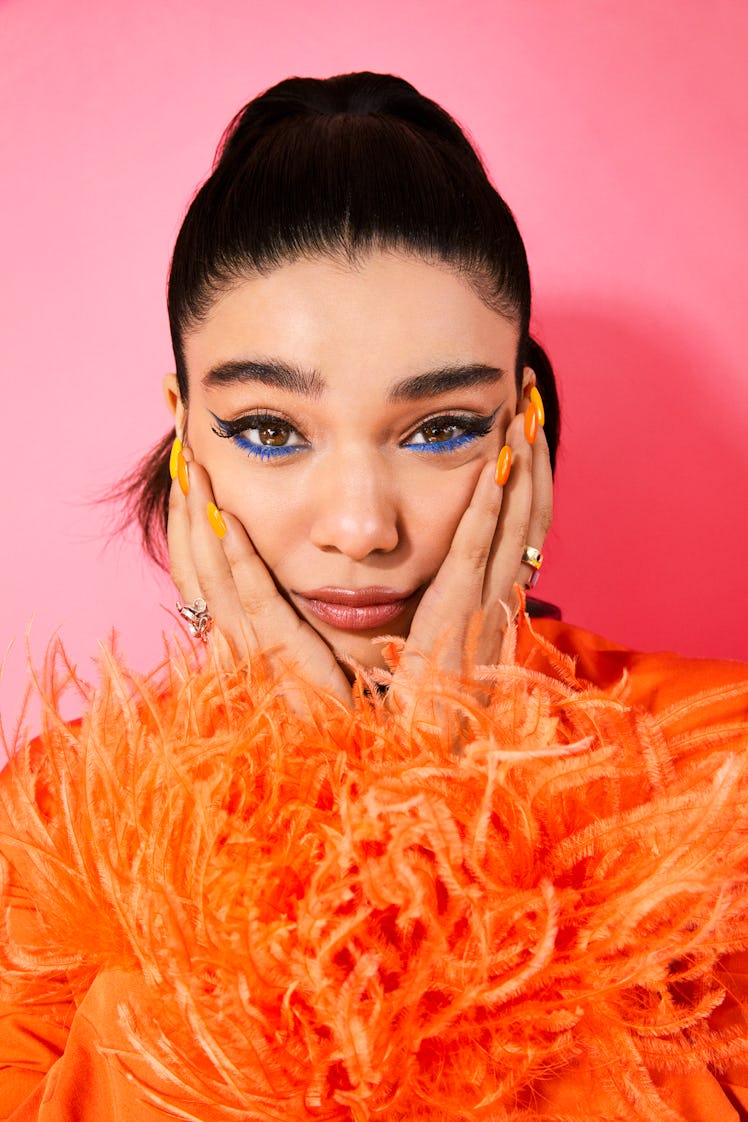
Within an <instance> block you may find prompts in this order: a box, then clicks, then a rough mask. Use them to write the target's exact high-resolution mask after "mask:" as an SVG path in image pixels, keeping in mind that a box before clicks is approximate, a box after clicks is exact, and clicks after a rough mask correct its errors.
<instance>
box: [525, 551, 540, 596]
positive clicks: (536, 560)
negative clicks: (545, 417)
mask: <svg viewBox="0 0 748 1122" xmlns="http://www.w3.org/2000/svg"><path fill="white" fill-rule="evenodd" d="M543 560H544V558H543V554H542V552H541V551H540V550H539V549H535V547H534V546H532V545H526V546H525V548H524V549H523V550H522V564H523V565H529V566H530V568H531V569H532V573H531V574H530V579H529V580H528V582H527V584H526V585H525V588H527V590H528V591H531V590H532V589H533V588H534V587H535V585H536V584H537V583H538V577H539V576H540V569H541V567H542V565H543Z"/></svg>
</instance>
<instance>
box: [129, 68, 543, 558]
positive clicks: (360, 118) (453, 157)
mask: <svg viewBox="0 0 748 1122" xmlns="http://www.w3.org/2000/svg"><path fill="white" fill-rule="evenodd" d="M376 248H394V249H403V250H407V251H411V252H416V253H418V254H420V255H421V256H424V257H426V258H433V259H435V260H439V261H444V262H447V263H449V264H451V265H453V266H455V267H457V268H458V269H459V270H460V271H461V272H463V273H464V274H465V276H466V277H467V279H468V280H469V281H470V282H471V284H473V286H474V287H475V289H476V291H477V292H478V294H479V295H480V297H481V299H483V300H484V301H485V302H486V303H487V304H488V305H489V306H490V307H493V308H495V309H496V310H497V311H499V312H501V313H502V314H504V315H506V316H508V317H510V318H511V319H513V320H515V321H516V322H517V324H518V326H519V350H518V356H517V380H518V386H519V384H520V383H521V377H522V369H523V367H524V366H526V365H529V366H531V367H532V368H533V370H534V371H535V375H536V378H537V381H538V386H539V389H540V392H541V394H542V396H543V400H544V403H545V410H546V424H545V431H546V436H547V438H548V444H549V446H550V450H551V463H552V464H553V463H555V455H556V447H557V444H558V435H559V425H560V421H559V406H558V395H557V391H556V385H555V380H554V376H553V370H552V368H551V365H550V362H549V361H548V358H547V357H546V355H545V353H544V352H543V350H542V348H541V347H540V346H539V344H538V343H536V342H535V341H534V340H533V339H532V338H531V337H530V334H529V325H530V275H529V270H528V265H527V257H526V255H525V248H524V245H523V242H522V238H521V236H520V233H519V230H518V229H517V224H516V222H515V220H514V217H513V215H512V213H511V211H510V210H509V208H508V206H507V205H506V203H505V202H504V200H503V199H502V198H501V196H500V195H499V194H498V192H497V191H496V190H495V188H494V187H493V186H492V184H491V183H490V181H489V179H488V176H487V175H486V172H485V169H484V167H483V165H482V163H481V161H480V158H479V157H478V155H477V153H476V151H475V149H474V148H473V147H472V145H471V144H470V142H469V141H468V139H467V138H466V136H465V134H464V133H463V131H462V130H461V129H460V127H459V125H457V123H456V122H455V121H454V120H453V119H452V117H450V116H449V114H448V113H446V112H445V111H444V110H443V109H442V108H441V107H440V106H439V105H437V104H436V102H434V101H431V100H430V99H429V98H426V97H424V96H423V95H422V94H420V93H419V92H418V91H417V90H416V89H415V88H414V87H413V86H411V85H410V84H409V83H408V82H406V81H404V80H403V79H402V78H396V77H393V76H392V75H388V74H372V73H368V72H364V73H358V74H344V75H340V76H338V77H335V78H327V79H318V78H289V79H287V80H286V81H283V82H280V83H279V84H278V85H276V86H273V87H272V88H271V89H269V90H267V91H266V92H265V93H264V94H261V95H260V96H259V97H257V98H255V99H254V101H251V102H249V104H248V105H246V106H245V107H244V109H242V110H241V112H239V113H238V114H237V116H236V117H235V118H234V120H233V121H232V122H231V124H230V125H229V127H228V129H227V130H226V133H225V134H224V136H223V138H222V141H221V144H220V145H219V148H218V152H217V155H216V161H215V164H214V167H213V171H212V174H211V175H210V177H209V178H208V179H207V180H206V182H205V183H204V184H203V186H202V187H201V188H200V190H199V191H198V192H197V194H196V195H195V198H194V199H193V201H192V203H191V205H190V207H189V210H188V211H187V214H186V216H185V219H184V222H183V224H182V228H181V229H180V231H179V235H178V237H177V241H176V245H175V247H174V254H173V257H172V261H171V270H170V275H169V290H168V307H169V322H170V327H171V337H172V344H173V348H174V357H175V361H176V370H177V380H178V384H179V392H180V394H181V396H182V400H183V401H184V402H185V403H186V402H187V398H188V381H187V371H186V369H185V362H184V347H183V339H184V333H185V331H186V330H188V329H189V328H190V327H194V326H196V325H198V324H199V323H200V321H201V319H202V318H203V317H204V316H205V315H206V313H207V312H208V310H209V309H210V307H211V306H212V304H213V302H214V300H215V299H216V298H217V296H218V295H220V294H221V293H222V291H224V289H225V288H226V286H227V285H229V284H231V283H232V282H234V281H236V280H237V279H240V278H242V277H245V276H247V275H252V274H257V273H260V274H262V273H266V272H268V271H270V270H271V269H273V268H276V267H277V266H278V265H281V264H283V263H286V262H289V261H293V260H296V259H298V258H300V257H304V256H313V255H318V254H345V255H347V256H349V257H351V258H354V259H355V258H356V257H358V256H359V255H361V254H363V253H365V252H366V251H367V250H369V249H376ZM173 438H174V433H173V432H171V433H169V434H168V435H167V436H165V437H164V439H163V440H162V441H160V442H159V444H158V445H157V446H156V447H155V448H154V449H153V450H152V452H151V453H150V454H149V455H148V456H147V457H146V458H145V459H144V460H143V461H142V463H141V464H139V465H138V466H137V468H136V469H135V471H134V472H133V473H132V475H131V476H130V477H129V478H128V479H127V480H125V482H124V484H123V486H122V488H121V491H120V497H123V498H124V499H125V502H126V507H127V511H128V516H129V519H132V520H134V521H137V522H138V523H139V525H140V527H141V530H142V533H143V539H144V542H145V546H146V549H147V550H148V552H149V553H150V554H151V556H153V557H154V558H156V559H157V560H158V561H159V562H163V558H164V536H165V529H166V521H167V512H168V495H169V486H170V478H169V474H168V470H167V465H168V458H169V449H170V445H171V443H172V440H173ZM129 519H128V520H129Z"/></svg>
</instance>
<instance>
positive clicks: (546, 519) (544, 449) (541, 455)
mask: <svg viewBox="0 0 748 1122" xmlns="http://www.w3.org/2000/svg"><path fill="white" fill-rule="evenodd" d="M552 521H553V472H552V471H551V458H550V453H549V451H548V441H547V440H546V438H545V433H544V432H543V430H542V428H539V429H538V436H537V440H536V441H535V445H534V447H533V453H532V506H531V509H530V519H529V522H528V526H527V541H526V542H525V545H527V546H532V547H533V548H534V549H537V550H539V551H540V552H542V550H543V546H544V544H545V539H546V538H547V536H548V531H549V530H550V528H551V523H552ZM534 574H535V569H534V568H533V567H532V566H531V565H527V564H523V565H522V566H521V567H520V577H519V583H520V584H525V585H526V584H527V583H528V582H529V581H530V580H532V578H533V576H534Z"/></svg>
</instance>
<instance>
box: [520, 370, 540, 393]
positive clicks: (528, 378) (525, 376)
mask: <svg viewBox="0 0 748 1122" xmlns="http://www.w3.org/2000/svg"><path fill="white" fill-rule="evenodd" d="M536 382H537V378H536V377H535V371H534V370H533V368H532V367H531V366H526V367H525V368H524V370H523V371H522V392H521V394H520V397H529V396H530V390H531V389H532V387H533V386H534V385H535V384H536Z"/></svg>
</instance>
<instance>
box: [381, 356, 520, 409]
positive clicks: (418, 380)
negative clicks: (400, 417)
mask: <svg viewBox="0 0 748 1122" xmlns="http://www.w3.org/2000/svg"><path fill="white" fill-rule="evenodd" d="M505 375H506V371H505V370H502V369H501V368H500V367H498V366H486V365H484V364H483V363H470V364H469V365H467V366H459V365H458V366H440V367H439V368H438V369H437V370H427V371H426V372H425V373H424V374H415V375H414V376H413V377H412V378H403V380H402V381H401V382H395V384H394V385H393V386H390V388H389V391H388V393H387V397H388V398H389V399H390V401H418V400H420V399H421V398H425V397H437V396H438V395H439V394H443V393H449V392H450V390H465V389H470V387H471V386H484V385H491V384H493V383H494V382H499V381H501V379H502V378H503V377H505Z"/></svg>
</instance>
